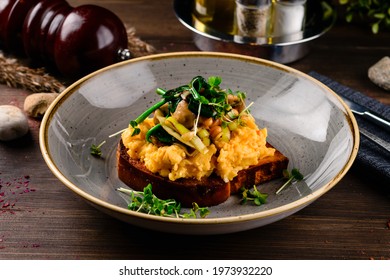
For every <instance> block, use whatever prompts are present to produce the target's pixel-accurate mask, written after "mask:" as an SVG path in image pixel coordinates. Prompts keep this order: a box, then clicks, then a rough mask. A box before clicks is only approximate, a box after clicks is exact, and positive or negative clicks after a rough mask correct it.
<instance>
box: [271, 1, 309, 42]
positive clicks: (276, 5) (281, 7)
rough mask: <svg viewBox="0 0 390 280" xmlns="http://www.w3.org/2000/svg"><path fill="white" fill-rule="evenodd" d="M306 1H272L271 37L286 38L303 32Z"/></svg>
mask: <svg viewBox="0 0 390 280" xmlns="http://www.w3.org/2000/svg"><path fill="white" fill-rule="evenodd" d="M305 17H306V0H273V12H272V36H274V37H279V36H286V35H292V34H295V33H298V32H301V31H303V29H304V26H305Z"/></svg>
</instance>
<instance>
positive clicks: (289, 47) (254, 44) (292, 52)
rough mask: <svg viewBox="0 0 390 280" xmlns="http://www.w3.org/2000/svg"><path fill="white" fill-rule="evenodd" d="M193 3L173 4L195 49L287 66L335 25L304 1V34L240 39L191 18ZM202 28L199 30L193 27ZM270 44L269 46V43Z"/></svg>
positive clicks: (180, 1)
mask: <svg viewBox="0 0 390 280" xmlns="http://www.w3.org/2000/svg"><path fill="white" fill-rule="evenodd" d="M194 1H195V0H174V11H175V13H176V16H177V18H178V19H179V21H180V22H181V23H182V24H183V25H184V26H186V27H187V28H189V29H190V30H192V31H193V34H194V42H195V44H196V46H197V47H198V48H199V49H200V50H203V51H218V52H230V53H240V54H245V55H251V56H255V57H260V58H265V59H269V60H272V61H275V62H279V63H283V64H287V63H291V62H294V61H296V60H298V59H301V58H303V57H304V56H305V55H307V54H308V53H309V51H310V45H311V43H312V41H313V40H314V39H316V38H318V37H320V36H321V35H323V34H324V33H326V32H327V31H328V30H329V29H330V28H331V27H332V26H333V24H334V23H335V21H336V13H335V12H334V9H333V12H332V13H331V14H329V15H328V16H327V17H324V16H323V14H324V12H325V11H324V8H323V7H322V6H321V3H320V2H319V1H308V2H307V7H306V24H305V26H304V30H303V31H302V32H299V33H295V34H292V35H288V36H281V37H243V36H239V35H237V34H227V33H224V32H221V31H220V30H217V29H215V28H211V27H209V26H206V25H205V24H203V23H200V21H199V20H198V19H197V18H196V17H194V16H193V7H194ZM200 25H201V26H202V29H200V28H197V26H200ZM269 42H272V43H269Z"/></svg>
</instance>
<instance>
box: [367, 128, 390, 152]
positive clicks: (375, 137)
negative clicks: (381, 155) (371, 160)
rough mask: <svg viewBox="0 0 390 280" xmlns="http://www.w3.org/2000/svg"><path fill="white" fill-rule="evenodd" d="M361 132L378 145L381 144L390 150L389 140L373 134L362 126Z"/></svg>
mask: <svg viewBox="0 0 390 280" xmlns="http://www.w3.org/2000/svg"><path fill="white" fill-rule="evenodd" d="M359 132H360V134H362V135H363V136H365V137H366V138H368V139H370V140H371V141H372V142H374V143H375V144H377V145H378V146H380V147H382V148H383V149H385V150H386V151H387V152H390V143H389V142H387V141H385V140H383V139H381V138H379V137H378V136H376V135H374V134H372V133H371V132H369V131H367V130H365V129H364V128H362V127H360V128H359Z"/></svg>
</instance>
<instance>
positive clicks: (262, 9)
mask: <svg viewBox="0 0 390 280" xmlns="http://www.w3.org/2000/svg"><path fill="white" fill-rule="evenodd" d="M270 16H271V0H236V22H237V31H238V34H239V35H241V36H247V37H265V36H267V35H268V31H269V26H270V25H269V22H270Z"/></svg>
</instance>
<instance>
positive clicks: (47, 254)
mask: <svg viewBox="0 0 390 280" xmlns="http://www.w3.org/2000/svg"><path fill="white" fill-rule="evenodd" d="M69 2H70V3H71V4H72V5H79V4H84V3H92V2H93V3H94V4H97V5H101V6H104V7H106V8H108V9H110V10H112V11H113V12H115V13H116V14H117V15H118V16H119V17H120V18H121V19H122V20H123V21H124V22H125V23H126V24H127V25H128V26H133V27H135V29H136V32H137V33H136V34H137V36H139V37H140V38H141V39H142V40H144V41H146V42H148V43H149V44H151V45H153V46H154V47H155V48H156V50H157V52H161V53H163V52H174V51H188V50H197V48H196V46H195V45H194V43H193V41H192V33H191V32H190V31H189V30H187V29H186V28H185V27H184V26H182V25H181V24H180V23H179V21H178V20H177V19H176V17H175V14H174V11H173V8H172V4H173V3H172V1H171V0H160V1H143V0H115V1H114V0H107V1H104V0H94V1H91V0H83V1H76V0H72V1H69ZM386 55H390V35H389V33H388V32H387V33H385V32H383V33H380V34H378V35H372V34H371V32H370V30H369V28H368V27H362V26H357V25H349V24H346V23H344V21H342V20H340V21H339V22H338V23H337V24H336V26H334V28H332V29H331V30H330V31H329V32H328V33H327V34H325V35H324V36H322V37H321V38H319V39H317V40H316V41H315V42H314V43H313V46H312V51H311V52H310V54H309V55H308V56H306V57H305V58H303V59H301V60H299V61H297V62H294V63H291V64H290V66H292V67H294V68H296V69H298V70H301V71H303V72H309V71H311V70H314V71H317V72H319V73H321V74H323V75H326V76H328V77H330V78H332V79H334V80H336V81H338V82H339V83H341V84H344V85H346V86H349V87H351V88H354V89H356V90H358V91H360V92H363V93H365V94H366V95H368V96H371V97H374V98H376V99H378V100H380V101H381V102H383V103H385V104H387V105H390V93H389V92H386V91H384V90H382V89H380V88H379V87H377V86H375V85H374V84H373V83H372V82H371V81H370V80H369V79H368V77H367V70H368V68H369V67H370V66H371V65H373V64H374V63H376V62H377V61H378V60H379V59H381V58H382V57H384V56H386ZM28 94H29V92H27V91H25V90H21V89H14V88H9V87H7V86H5V85H0V105H4V104H12V105H16V106H18V107H21V108H22V107H23V102H24V99H25V97H26V96H27V95H28ZM29 125H30V133H29V135H28V136H27V137H24V138H22V139H20V140H17V141H11V142H0V184H2V186H3V187H2V189H1V191H0V192H4V194H3V197H0V199H3V200H4V199H6V200H4V201H3V202H2V203H1V204H0V205H3V206H4V203H5V202H9V203H10V205H9V206H8V207H3V208H0V259H163V258H164V259H390V229H389V226H390V188H389V182H388V181H387V182H386V181H384V180H383V178H380V177H377V176H375V175H374V174H370V173H369V172H366V171H365V170H363V169H362V168H360V167H359V165H358V164H354V165H353V167H352V169H351V170H350V171H349V172H348V173H347V174H346V176H345V177H344V178H343V179H342V180H341V181H340V182H339V183H338V184H337V185H336V186H335V187H334V188H333V189H332V190H331V191H329V192H328V193H326V194H325V195H324V196H322V197H321V198H320V199H318V200H317V201H315V202H314V203H312V204H311V205H309V206H308V207H306V208H304V209H303V210H301V211H299V212H298V213H296V214H294V215H292V216H290V217H287V218H285V219H283V220H281V221H278V222H275V223H273V224H270V225H267V226H264V227H262V228H258V229H253V230H249V231H245V232H241V233H235V234H226V235H217V236H181V235H175V234H166V233H158V232H153V231H149V230H145V229H141V228H136V227H134V226H131V225H129V224H126V223H124V222H121V221H118V220H116V219H114V218H111V217H109V216H107V215H106V214H103V213H101V212H99V211H98V210H96V209H95V208H93V207H91V206H90V205H88V204H87V203H85V202H84V201H83V200H82V199H80V198H79V197H78V196H77V195H75V194H74V193H73V192H71V191H70V190H69V189H67V188H66V187H65V186H64V185H63V184H62V183H61V182H60V181H59V180H58V179H57V178H56V177H55V176H54V175H53V174H52V173H51V172H50V170H49V168H48V167H47V166H46V164H45V162H44V161H43V159H42V156H41V153H40V149H39V139H38V131H39V127H40V121H39V120H35V119H29Z"/></svg>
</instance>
